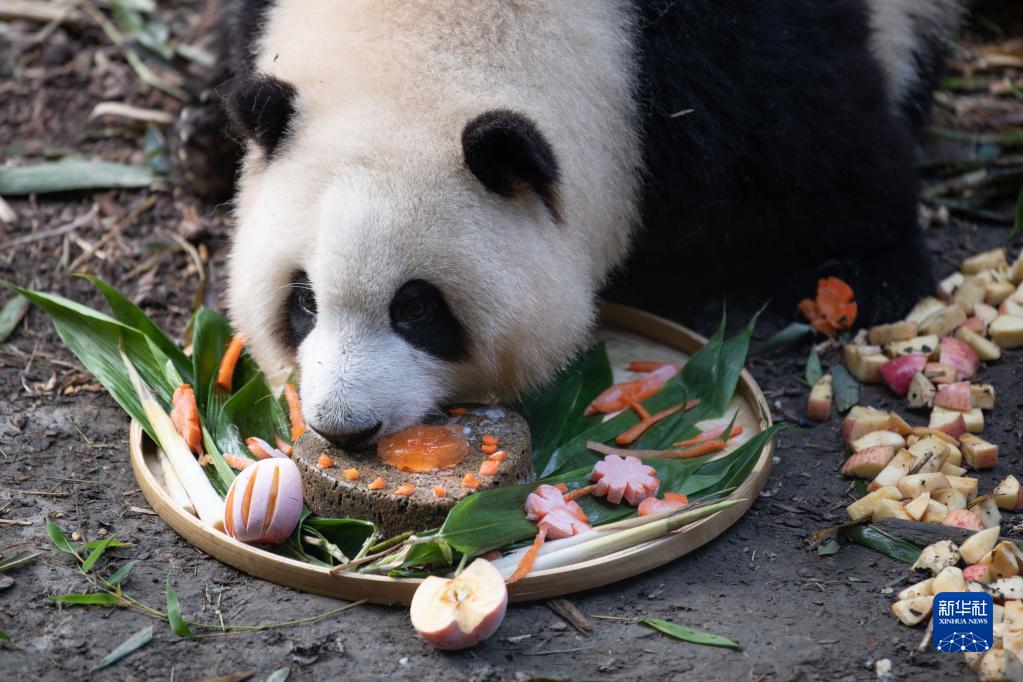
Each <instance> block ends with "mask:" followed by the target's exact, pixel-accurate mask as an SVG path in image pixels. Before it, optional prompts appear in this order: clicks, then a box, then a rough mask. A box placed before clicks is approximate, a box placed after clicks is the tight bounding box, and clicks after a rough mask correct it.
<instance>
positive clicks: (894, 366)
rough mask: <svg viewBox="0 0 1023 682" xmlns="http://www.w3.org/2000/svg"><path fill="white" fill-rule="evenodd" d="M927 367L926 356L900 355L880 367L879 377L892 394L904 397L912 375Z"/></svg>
mask: <svg viewBox="0 0 1023 682" xmlns="http://www.w3.org/2000/svg"><path fill="white" fill-rule="evenodd" d="M925 365H927V356H926V355H902V356H899V357H897V358H892V359H891V360H889V361H888V362H886V363H884V364H883V365H881V376H882V378H884V382H885V383H886V384H888V387H889V388H890V389H892V392H893V393H895V395H897V396H900V397H901V396H904V395H906V392H907V391H909V384H910V382H911V381H912V380H913V375H915V374H916V373H917V372H920V371H922V370H923V368H924V366H925Z"/></svg>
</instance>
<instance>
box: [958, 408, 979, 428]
mask: <svg viewBox="0 0 1023 682" xmlns="http://www.w3.org/2000/svg"><path fill="white" fill-rule="evenodd" d="M962 414H963V421H965V422H966V431H967V433H981V432H983V431H984V412H983V411H981V410H980V409H978V408H973V409H972V410H966V411H965V412H963V413H962Z"/></svg>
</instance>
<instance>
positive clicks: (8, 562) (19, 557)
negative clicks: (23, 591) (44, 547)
mask: <svg viewBox="0 0 1023 682" xmlns="http://www.w3.org/2000/svg"><path fill="white" fill-rule="evenodd" d="M41 554H42V553H41V552H36V551H34V550H31V549H23V550H21V551H20V552H16V553H15V554H12V555H11V556H9V557H8V556H5V557H0V573H7V572H8V571H13V570H14V569H16V568H21V567H22V566H25V565H27V564H30V563H32V562H33V561H35V560H36V559H38V558H39V557H40V556H41Z"/></svg>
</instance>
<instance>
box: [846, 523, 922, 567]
mask: <svg viewBox="0 0 1023 682" xmlns="http://www.w3.org/2000/svg"><path fill="white" fill-rule="evenodd" d="M842 534H843V535H845V536H846V537H847V538H849V539H850V540H852V541H853V542H855V543H857V544H859V545H863V546H864V547H869V548H871V549H873V550H877V551H878V552H881V553H882V554H885V555H887V556H890V557H891V558H893V559H897V560H899V561H903V562H905V563H907V564H912V563H914V562H915V561H916V560H917V559H918V558H919V557H920V551H921V550H920V548H919V547H917V546H916V545H914V544H912V543H910V542H906V541H905V540H901V539H899V538H894V537H892V536H891V535H889V534H888V533H885V532H884V531H883V530H881V529H880V528H877V527H875V526H862V525H860V526H852V527H849V528H843V529H842Z"/></svg>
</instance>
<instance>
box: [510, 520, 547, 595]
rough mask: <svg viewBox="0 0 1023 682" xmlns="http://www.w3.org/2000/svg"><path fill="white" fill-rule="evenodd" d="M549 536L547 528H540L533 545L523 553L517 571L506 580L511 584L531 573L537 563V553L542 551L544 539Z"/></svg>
mask: <svg viewBox="0 0 1023 682" xmlns="http://www.w3.org/2000/svg"><path fill="white" fill-rule="evenodd" d="M546 538H547V529H546V528H542V527H541V528H540V530H539V532H538V533H537V534H536V537H535V538H533V545H532V546H531V547H530V548H529V549H528V550H526V553H525V554H523V555H522V561H520V562H519V565H518V566H516V567H515V572H514V573H512V574H511V576H509V578H508V580H506V581H505V582H506V583H508V584H509V585H511V584H512V583H517V582H518V581H520V580H522V579H523V578H525V577H526V576H527V575H529V572H530V571H531V570H533V564H534V563H536V555H537V554H539V553H540V547H542V546H543V541H544V540H545V539H546Z"/></svg>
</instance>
